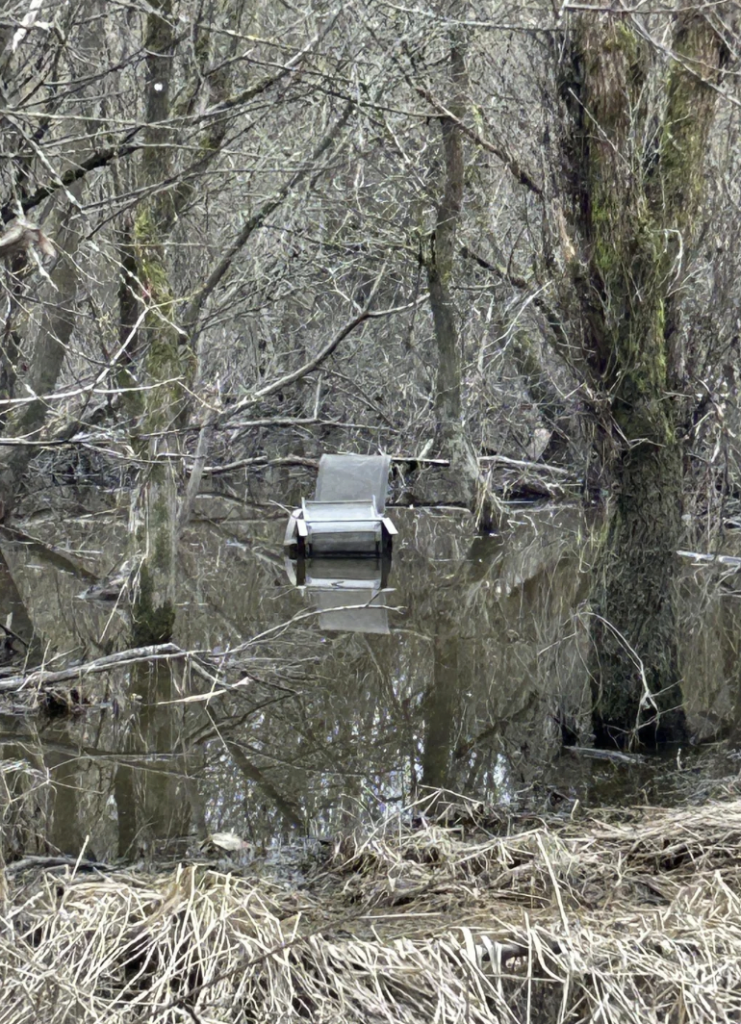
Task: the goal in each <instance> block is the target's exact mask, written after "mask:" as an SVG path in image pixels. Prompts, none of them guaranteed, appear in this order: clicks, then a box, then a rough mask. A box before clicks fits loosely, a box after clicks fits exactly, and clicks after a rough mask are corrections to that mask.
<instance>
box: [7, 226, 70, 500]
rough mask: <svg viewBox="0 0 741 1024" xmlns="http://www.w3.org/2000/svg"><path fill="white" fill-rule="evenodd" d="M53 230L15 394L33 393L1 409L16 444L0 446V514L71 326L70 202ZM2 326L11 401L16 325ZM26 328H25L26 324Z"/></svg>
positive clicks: (24, 462)
mask: <svg viewBox="0 0 741 1024" xmlns="http://www.w3.org/2000/svg"><path fill="white" fill-rule="evenodd" d="M52 230H54V229H53V228H52ZM54 235H55V240H56V245H57V249H58V251H59V253H60V255H59V257H58V259H57V262H56V264H55V265H54V267H53V269H52V271H51V274H50V281H51V284H50V285H49V286H48V290H47V294H46V297H45V301H44V307H43V313H42V315H41V322H40V324H39V327H38V333H37V334H36V337H35V338H34V342H33V354H32V357H31V359H30V361H29V362H30V366H29V370H28V374H27V376H26V379H25V384H26V385H27V388H23V389H22V394H21V397H27V396H28V395H29V392H30V394H32V395H35V396H36V397H34V398H32V399H31V400H30V401H28V402H25V403H23V404H19V405H11V407H10V412H6V413H5V430H4V436H5V437H7V438H14V439H16V440H17V441H18V443H17V444H15V445H11V446H8V447H4V448H3V449H2V451H0V506H1V508H0V516H4V515H7V514H8V512H9V511H11V510H12V508H13V506H14V504H15V502H16V500H17V498H18V493H19V490H20V487H21V483H22V481H23V478H24V476H25V474H26V470H27V469H28V466H29V464H30V462H31V460H32V459H33V457H34V456H35V455H36V453H37V452H38V448H37V447H36V446H35V445H34V444H33V442H34V441H39V440H41V431H42V428H43V427H44V424H45V423H46V419H47V415H48V413H49V409H50V405H49V402H48V399H47V397H46V396H48V395H50V394H51V393H52V392H53V390H54V387H55V385H56V383H57V379H58V377H59V374H60V372H61V370H62V366H63V364H64V359H65V356H66V354H67V345H68V344H69V341H70V338H71V337H72V331H73V330H74V325H75V299H76V295H77V287H78V271H77V265H76V262H75V258H76V255H77V249H78V246H79V243H80V225H79V222H78V215H77V212H76V211H75V209H74V208H73V207H72V206H69V207H68V208H67V210H66V211H65V212H64V214H63V216H62V218H61V222H60V224H59V227H58V229H56V230H54ZM17 314H18V307H17V306H16V305H15V304H14V305H13V308H12V309H11V312H10V313H9V314H8V316H9V317H12V316H14V315H17ZM7 326H8V330H7V332H6V337H7V338H8V339H9V341H8V342H7V344H6V346H5V348H4V352H3V358H4V360H7V367H6V388H7V393H6V395H5V396H4V397H7V398H8V399H10V400H12V399H13V398H16V397H17V389H16V387H15V386H14V384H15V377H16V373H17V366H16V360H17V358H18V351H17V347H16V342H15V341H14V340H12V338H13V337H14V336H15V331H16V329H15V327H14V325H13V324H12V323H9V324H8V325H7ZM26 333H28V334H30V333H31V331H29V330H28V323H26ZM11 378H12V380H11ZM23 442H31V443H30V444H24V443H23Z"/></svg>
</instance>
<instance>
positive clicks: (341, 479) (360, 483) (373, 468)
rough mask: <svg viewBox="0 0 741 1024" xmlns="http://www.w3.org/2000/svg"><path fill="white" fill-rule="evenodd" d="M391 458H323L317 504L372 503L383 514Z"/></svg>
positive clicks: (326, 456)
mask: <svg viewBox="0 0 741 1024" xmlns="http://www.w3.org/2000/svg"><path fill="white" fill-rule="evenodd" d="M390 468H391V456H390V455H322V457H321V459H320V460H319V475H318V477H317V481H316V492H315V494H314V500H315V501H323V502H329V501H361V500H365V501H370V500H371V498H375V502H376V511H377V512H379V513H380V514H381V515H383V513H384V511H385V509H386V493H387V491H388V486H389V470H390Z"/></svg>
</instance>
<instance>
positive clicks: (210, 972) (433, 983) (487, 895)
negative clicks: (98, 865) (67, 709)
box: [0, 801, 741, 1024]
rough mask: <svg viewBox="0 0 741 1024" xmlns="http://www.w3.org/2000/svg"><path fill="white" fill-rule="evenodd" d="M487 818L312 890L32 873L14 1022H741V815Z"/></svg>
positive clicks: (367, 843)
mask: <svg viewBox="0 0 741 1024" xmlns="http://www.w3.org/2000/svg"><path fill="white" fill-rule="evenodd" d="M452 817H453V819H455V815H453V816H452ZM474 818H475V815H474V814H473V807H467V808H464V809H463V814H462V815H461V814H459V815H458V818H457V820H451V815H450V813H448V815H447V820H446V822H445V823H443V822H442V821H441V820H440V819H438V820H437V821H435V820H431V819H430V817H429V816H425V815H424V814H422V813H419V809H417V811H416V812H415V816H414V817H412V818H409V817H407V818H405V819H401V818H398V819H394V820H389V821H385V822H384V823H383V824H382V825H379V826H377V827H376V828H375V829H366V830H365V831H363V832H362V833H361V832H358V833H357V834H355V835H352V836H346V837H343V838H342V839H338V840H337V841H336V843H335V844H334V846H333V847H332V848H331V849H330V851H329V852H328V854H327V856H326V857H325V858H323V860H322V862H321V863H320V864H315V865H314V867H313V868H311V869H310V870H309V872H308V874H307V877H306V884H305V886H304V887H303V888H301V889H299V890H296V889H295V888H291V887H290V886H289V885H288V884H287V883H285V882H282V881H281V880H280V878H279V877H274V876H270V877H269V876H267V875H265V874H263V875H260V874H259V869H258V868H257V867H252V868H248V869H246V870H243V871H241V872H236V871H235V872H234V873H228V872H224V871H215V870H213V869H212V868H211V867H209V866H208V865H205V864H200V865H189V866H181V867H180V868H178V869H177V870H176V871H174V872H170V873H169V874H166V875H164V874H163V875H161V876H151V875H149V876H144V875H140V874H138V873H136V872H130V873H125V872H111V873H103V872H98V873H92V874H90V873H84V874H83V873H81V872H77V873H75V872H74V870H71V869H69V868H67V869H64V871H63V872H62V873H60V871H59V869H55V870H54V871H50V870H39V869H29V870H27V871H14V870H13V866H12V865H10V866H9V868H8V869H7V872H6V878H5V892H4V894H3V904H2V916H1V919H0V926H1V931H0V990H1V991H2V998H1V999H0V1022H1V1024H31V1022H33V1024H62V1022H64V1024H69V1022H73V1021H74V1022H75V1024H99V1022H106V1024H108V1022H110V1024H124V1022H125V1024H145V1022H146V1024H165V1022H168V1024H169V1022H173V1024H174V1022H177V1021H189V1020H190V1021H195V1022H198V1024H217V1022H218V1024H226V1022H237V1021H239V1022H244V1021H254V1022H258V1021H259V1022H262V1021H264V1022H271V1024H278V1022H284V1021H286V1022H287V1021H302V1020H303V1021H306V1020H309V1021H315V1022H327V1024H330V1022H332V1024H342V1022H346V1021H347V1022H363V1024H375V1022H379V1024H380V1022H387V1024H391V1022H393V1024H418V1022H423V1021H424V1022H430V1024H432V1022H435V1024H437V1022H439V1024H443V1022H445V1024H454V1022H461V1024H462V1022H471V1024H474V1022H483V1021H489V1022H494V1021H496V1022H499V1021H501V1022H518V1024H519V1022H534V1024H535V1022H537V1024H540V1022H543V1024H545V1022H549V1024H550V1022H566V1021H568V1022H581V1021H594V1022H600V1024H618V1022H621V1024H622V1022H629V1021H630V1022H632V1021H636V1022H637V1021H641V1022H643V1021H649V1022H650V1021H655V1022H657V1024H658V1022H661V1024H664V1022H677V1024H680V1022H681V1024H685V1022H686V1024H694V1022H700V1021H702V1022H711V1021H712V1022H713V1024H717V1022H725V1021H739V1020H741V913H740V911H741V906H740V899H741V869H740V865H741V801H734V802H730V803H725V804H713V805H708V806H705V807H698V808H684V809H681V810H673V811H668V810H661V809H656V808H645V809H642V810H640V811H635V812H629V813H628V812H622V813H621V814H619V815H618V814H615V813H613V814H607V813H595V814H590V815H588V816H585V817H583V818H581V819H579V820H569V819H566V820H557V819H553V820H549V821H544V820H539V819H536V818H530V819H527V818H524V819H520V820H517V819H508V818H506V817H505V816H500V817H499V818H495V817H491V816H490V817H489V818H488V819H487V818H483V817H479V819H478V820H477V821H475V820H474Z"/></svg>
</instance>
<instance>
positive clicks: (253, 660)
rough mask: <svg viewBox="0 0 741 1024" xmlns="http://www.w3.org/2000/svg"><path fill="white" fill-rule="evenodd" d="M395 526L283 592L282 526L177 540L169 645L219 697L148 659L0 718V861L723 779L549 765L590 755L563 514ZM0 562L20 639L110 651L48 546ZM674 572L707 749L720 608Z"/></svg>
mask: <svg viewBox="0 0 741 1024" xmlns="http://www.w3.org/2000/svg"><path fill="white" fill-rule="evenodd" d="M394 518H395V521H396V523H397V525H398V528H399V537H398V538H397V542H396V545H395V550H394V556H393V566H392V567H391V571H390V575H389V567H388V566H385V567H383V569H382V567H380V566H375V565H373V564H366V565H365V566H364V568H363V570H362V571H363V572H364V573H365V575H362V573H361V570H360V569H359V568H358V567H355V568H354V569H353V570H352V572H353V575H344V576H343V575H342V572H341V570H343V568H346V567H342V566H339V565H338V564H334V565H330V566H327V565H321V564H319V565H313V566H306V567H304V573H305V575H304V578H303V583H304V586H303V587H296V586H295V585H294V584H293V583H292V582H291V581H290V580H289V578H288V576H287V575H286V567H285V563H284V558H283V554H282V536H283V530H284V522H283V520H282V519H281V520H278V519H276V520H274V521H260V520H256V521H246V520H245V521H235V520H233V519H231V520H229V521H228V522H224V523H221V524H219V523H212V524H210V525H203V526H200V527H198V528H194V529H193V530H192V531H191V533H190V534H189V535H188V537H187V539H186V543H185V545H184V548H183V552H182V565H181V571H182V589H181V594H180V600H179V604H178V636H177V640H178V642H179V643H180V644H181V646H183V647H184V648H188V649H191V650H201V651H205V652H209V653H210V655H211V657H213V656H214V655H215V656H217V658H220V659H221V660H222V662H223V664H224V665H225V666H227V667H229V679H230V681H231V683H232V686H231V688H230V689H229V690H227V691H224V690H223V689H219V688H216V689H215V688H214V687H213V686H211V685H210V683H209V681H208V679H207V678H205V677H204V675H203V674H202V673H201V674H198V673H196V672H194V671H193V667H192V666H190V667H189V666H185V665H183V664H182V662H178V661H172V662H159V663H157V664H156V665H154V666H149V665H145V666H142V665H139V666H135V667H134V668H131V669H128V670H123V669H122V670H120V671H119V672H117V673H109V674H108V675H107V676H99V677H95V678H93V679H92V680H91V681H90V682H86V684H85V693H84V694H83V696H87V698H88V699H89V700H90V701H91V706H90V707H88V708H87V709H86V710H83V711H82V713H80V714H77V715H73V716H64V717H60V718H48V717H46V716H45V715H36V716H34V717H31V718H29V717H28V716H27V715H26V716H24V715H20V714H13V713H6V714H2V715H0V744H1V750H0V757H1V758H2V761H3V765H4V771H3V773H2V776H0V778H1V779H2V783H1V785H2V787H3V788H2V790H0V797H1V798H2V799H3V802H4V833H3V840H4V846H5V855H6V857H9V858H14V857H18V856H22V855H24V854H29V853H42V852H50V851H54V852H56V851H62V852H66V853H71V854H75V855H76V854H79V853H80V851H81V850H82V849H83V848H84V849H85V851H86V854H87V855H91V854H92V855H94V856H95V857H97V858H99V859H106V860H110V859H115V858H117V857H122V858H126V859H138V858H140V857H142V856H145V857H160V856H164V857H172V856H187V855H198V853H199V845H198V844H199V842H201V841H203V840H205V839H206V837H207V836H208V835H212V834H214V833H222V832H228V833H234V834H236V835H238V836H240V837H243V838H244V839H247V840H249V841H250V842H251V843H253V844H254V846H255V847H257V848H260V847H264V846H266V845H270V844H271V843H273V844H274V843H275V842H276V841H277V840H281V839H287V838H290V837H293V836H295V835H296V834H299V833H300V834H303V833H304V832H306V831H309V832H313V833H315V834H316V833H320V834H321V833H326V832H329V831H331V830H332V829H334V828H337V827H340V826H342V827H347V826H349V825H352V824H353V823H354V822H355V821H357V820H358V818H362V817H366V816H371V817H376V816H378V815H379V814H382V813H385V812H386V811H387V810H388V809H393V808H395V807H398V806H403V805H405V804H406V803H408V802H409V801H410V800H412V799H414V797H415V796H416V795H417V794H418V793H419V792H420V790H421V787H423V786H430V787H441V786H444V787H446V788H448V789H450V790H453V791H455V792H458V793H463V794H467V795H472V796H475V797H480V798H481V799H485V800H488V801H494V802H499V803H505V804H507V805H508V806H509V807H510V808H511V809H512V810H513V811H515V812H521V813H527V814H530V813H545V812H552V811H557V812H560V813H571V812H573V811H574V806H575V803H576V801H578V802H579V804H580V805H584V804H592V805H594V804H600V803H603V802H604V803H616V802H635V801H643V800H651V801H652V802H656V803H662V802H670V801H674V800H679V799H687V798H697V799H701V798H703V794H708V793H711V792H712V791H713V787H718V786H720V787H728V786H729V785H731V786H732V785H735V782H734V779H735V776H736V774H737V768H736V762H735V760H734V757H733V754H732V753H728V749H726V748H724V750H723V754H722V757H715V759H714V760H713V761H712V765H713V767H712V770H711V769H706V768H705V767H704V761H703V760H702V758H700V760H698V757H697V755H695V754H692V753H691V752H687V751H684V752H682V751H671V752H669V753H667V754H666V756H665V757H664V758H663V760H662V759H658V758H654V759H652V760H651V761H650V762H647V763H645V764H637V765H617V764H613V763H609V762H608V763H606V762H601V761H596V760H593V759H591V758H590V757H588V756H586V755H583V754H574V753H573V752H570V751H569V750H564V749H563V747H562V742H563V740H564V738H566V739H567V740H568V741H569V742H574V741H576V742H577V743H580V744H582V745H587V744H588V742H589V737H588V723H589V705H588V700H589V687H588V685H587V678H586V673H585V668H584V665H585V651H586V648H585V644H586V625H585V618H584V601H585V598H586V596H587V585H588V574H587V573H588V561H589V556H588V546H587V545H586V544H585V538H586V537H587V536H588V530H587V527H586V525H585V523H584V520H583V518H582V516H581V514H580V513H579V512H578V511H577V510H570V509H551V510H547V509H544V510H540V511H523V512H522V513H521V514H520V516H519V523H518V524H517V525H516V526H515V528H514V529H513V531H512V532H511V534H509V535H507V536H506V537H491V538H486V539H481V538H473V537H472V536H471V526H470V520H469V519H468V517H467V516H464V515H463V514H461V513H458V512H452V513H449V514H442V513H431V512H412V511H406V512H403V511H400V510H395V511H394ZM74 530H76V533H77V536H75V537H74V540H70V536H71V533H70V528H69V524H66V525H65V537H66V538H67V546H68V548H69V549H70V551H69V558H70V560H74V561H75V564H79V561H80V560H82V561H83V562H84V564H87V565H89V566H91V567H92V566H95V568H96V569H97V570H98V571H103V570H105V569H107V568H113V567H115V566H116V564H117V562H118V561H119V560H120V558H122V556H123V546H124V543H125V538H124V537H123V536H122V534H121V528H120V525H117V524H116V523H115V522H113V521H107V520H90V521H86V520H83V521H80V522H79V523H78V524H77V525H76V527H75V528H74ZM73 532H74V531H73ZM49 537H51V524H47V538H49ZM4 554H5V557H6V560H7V565H8V570H7V580H6V584H7V585H6V586H5V595H4V597H3V601H4V603H5V605H6V606H7V607H3V608H0V613H2V615H3V617H5V616H6V615H7V614H8V611H9V607H10V605H11V604H12V608H13V609H15V611H14V615H16V616H17V617H15V618H14V619H13V622H14V623H16V629H17V631H18V632H19V633H21V630H20V629H19V628H18V624H21V623H22V624H23V626H24V629H25V630H28V631H29V632H30V630H31V628H32V626H33V629H34V630H35V632H34V637H35V642H36V643H40V644H46V645H48V650H49V652H50V654H51V652H52V651H54V652H55V653H59V654H61V655H63V656H65V657H66V659H69V658H70V657H79V658H91V657H95V656H97V655H99V654H102V653H107V652H108V651H109V650H112V649H116V647H120V646H122V645H124V644H125V637H126V631H127V621H126V616H125V613H124V612H123V611H122V610H121V609H118V608H115V607H114V606H112V605H111V604H109V605H105V606H103V605H99V604H97V603H95V602H89V601H82V600H79V597H78V595H79V594H80V592H81V591H83V590H84V589H85V581H81V579H80V577H79V573H78V574H75V573H74V572H72V571H71V565H66V564H65V561H64V559H65V555H64V552H62V554H61V555H60V556H59V557H57V558H56V559H54V560H52V561H50V560H48V559H45V558H44V556H43V552H41V551H40V550H34V549H33V548H32V547H29V546H27V545H6V546H5V547H4ZM60 559H61V561H60ZM294 571H295V568H294ZM333 573H334V575H332V574H333ZM693 573H694V570H688V580H687V593H686V596H685V599H686V615H685V621H686V631H687V637H688V640H689V643H688V645H687V652H686V657H685V661H686V677H687V680H688V684H687V686H686V691H687V699H688V707H689V712H690V721H691V723H692V727H693V728H694V729H695V732H696V735H697V737H698V739H707V738H709V737H711V736H713V735H715V734H718V733H720V732H723V731H724V730H725V732H726V733H730V732H732V728H733V722H734V721H735V720H736V707H737V698H738V688H739V674H738V672H737V670H736V661H737V659H736V658H735V647H734V638H735V636H737V634H738V623H737V616H738V610H737V597H736V595H735V592H734V591H733V590H732V589H731V590H727V591H726V593H725V596H723V597H719V596H718V593H717V592H716V591H713V592H712V593H711V592H710V591H709V590H708V587H707V586H704V585H703V586H700V585H698V583H697V581H696V580H695V579H694V576H693ZM340 579H345V580H348V579H349V580H352V581H353V586H350V587H349V588H344V587H343V586H342V585H338V580H340ZM320 584H321V585H320ZM387 585H388V586H387ZM322 586H323V588H324V589H323V590H322ZM346 589H347V591H348V592H345V591H346ZM327 593H329V594H330V598H326V596H321V595H322V594H324V595H326V594H327ZM333 593H334V595H335V596H336V595H337V593H339V604H340V607H341V606H342V605H343V602H345V603H352V604H354V605H357V606H362V605H368V604H369V600H370V603H371V606H372V614H371V616H370V618H366V620H365V623H366V625H365V627H363V625H362V623H361V625H360V627H359V628H358V622H357V619H348V618H347V617H346V616H347V615H348V614H349V613H348V612H345V611H341V610H340V611H338V610H337V608H338V604H337V602H335V603H332V601H333V600H334V598H333V597H332V594H333ZM348 593H349V594H350V595H351V596H352V600H351V601H350V602H346V598H347V597H348ZM356 598H358V599H357V600H356ZM327 601H329V603H327ZM381 602H382V603H381ZM374 603H375V605H374ZM366 614H367V613H366ZM23 615H25V616H26V618H25V619H24V618H23ZM343 617H344V618H343ZM347 626H350V627H351V628H350V629H349V630H348V629H347ZM343 627H344V628H343ZM237 648H242V650H241V652H240V653H239V655H238V656H236V655H234V654H233V653H232V652H234V651H235V649H237ZM9 710H12V708H9ZM729 749H731V750H732V745H731V747H730V748H729ZM702 757H705V755H702ZM706 759H707V758H706ZM714 775H717V776H718V781H713V776H714ZM729 779H730V780H731V781H730V782H729ZM577 810H578V805H577Z"/></svg>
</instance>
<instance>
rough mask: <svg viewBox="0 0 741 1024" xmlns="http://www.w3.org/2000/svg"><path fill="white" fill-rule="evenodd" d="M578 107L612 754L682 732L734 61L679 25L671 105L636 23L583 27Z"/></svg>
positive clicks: (696, 16)
mask: <svg viewBox="0 0 741 1024" xmlns="http://www.w3.org/2000/svg"><path fill="white" fill-rule="evenodd" d="M572 43H573V46H572V51H571V58H572V59H571V79H570V81H569V82H567V83H566V88H565V90H564V97H565V101H566V104H567V107H568V108H569V109H570V111H571V114H572V118H573V121H574V122H575V123H572V128H574V127H575V128H576V131H573V132H572V134H571V136H570V138H569V140H568V141H567V143H566V154H567V157H568V161H569V164H570V171H571V182H572V188H573V198H574V204H573V220H574V224H575V227H576V230H577V235H578V236H579V237H580V239H581V242H582V246H583V250H582V251H583V259H581V260H579V261H576V260H575V261H574V262H573V263H572V266H571V271H572V274H573V278H574V283H575V285H576V288H577V294H578V296H579V300H580V305H581V311H582V339H583V345H584V355H585V360H586V363H587V366H588V368H589V375H590V380H589V384H590V387H591V389H592V392H593V394H594V395H595V399H596V400H595V408H598V409H599V410H600V411H599V421H600V422H599V431H600V454H601V458H602V460H603V463H604V464H605V465H606V468H607V469H608V472H609V475H610V477H611V479H612V484H613V490H614V495H615V509H614V515H613V517H612V519H611V521H610V523H609V527H608V529H607V532H606V538H605V542H604V544H603V546H602V549H601V554H600V556H599V558H598V563H597V565H596V583H595V587H594V592H593V609H594V612H595V616H596V617H595V623H596V625H595V628H594V630H593V637H594V641H595V644H594V656H593V662H592V673H593V693H594V699H595V707H594V721H595V727H596V732H597V735H598V738H599V739H600V741H602V742H620V743H623V742H626V741H627V738H628V736H629V735H630V734H631V733H633V732H634V730H638V731H639V733H640V735H641V736H642V737H643V738H644V739H646V738H649V737H651V738H657V737H658V738H667V737H668V736H670V735H677V734H679V735H681V734H682V731H683V721H684V717H683V713H682V702H681V690H680V674H679V664H678V623H677V619H676V603H675V583H676V576H677V571H678V559H677V555H676V551H677V548H678V547H679V546H680V545H679V542H680V538H681V530H682V521H681V516H682V452H681V448H680V442H679V440H678V436H677V411H676V409H677V406H676V403H675V399H674V398H673V396H672V392H673V391H674V389H675V387H676V386H677V382H676V381H675V380H674V379H673V373H672V370H673V367H674V366H675V365H676V364H677V362H678V360H677V358H676V353H675V351H674V346H676V345H678V344H679V334H678V331H677V326H678V296H679V294H680V291H681V288H680V283H681V278H682V273H683V271H684V265H685V262H686V258H687V255H688V253H689V252H690V249H691V245H692V240H693V233H694V222H695V218H696V215H697V212H698V209H699V204H700V200H701V198H702V193H703V173H704V160H705V151H706V147H707V142H708V135H709V130H710V126H711V124H712V120H713V116H714V111H715V96H716V93H715V92H714V90H713V88H712V86H713V85H714V84H715V82H717V80H718V76H719V73H720V68H721V64H722V60H723V49H722V43H721V41H720V39H719V38H718V37H717V36H716V34H715V32H714V30H713V28H712V26H711V25H710V23H709V22H708V21H707V20H706V17H705V15H704V14H703V13H702V12H699V11H694V10H687V11H683V12H681V13H679V14H678V15H677V16H676V21H675V28H674V35H673V47H672V48H673V52H674V54H676V57H677V59H674V60H673V61H672V62H671V64H670V68H669V71H668V79H667V81H666V84H665V88H664V96H663V101H662V103H661V104H660V105H659V108H658V109H659V114H657V112H656V109H654V110H650V109H649V103H648V99H647V97H648V95H649V88H648V83H649V75H650V73H651V70H652V68H651V61H652V59H653V58H654V54H653V52H652V50H651V47H650V44H649V43H648V42H647V41H646V40H645V39H644V38H643V37H642V36H641V35H640V34H639V33H638V32H637V31H636V30H635V28H634V27H633V25H632V23H631V22H630V21H628V20H627V19H624V18H622V17H620V16H615V15H613V14H612V13H610V12H609V11H607V10H605V11H603V12H600V13H599V14H584V15H581V16H579V17H578V19H577V23H576V27H575V31H574V35H573V39H572Z"/></svg>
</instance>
